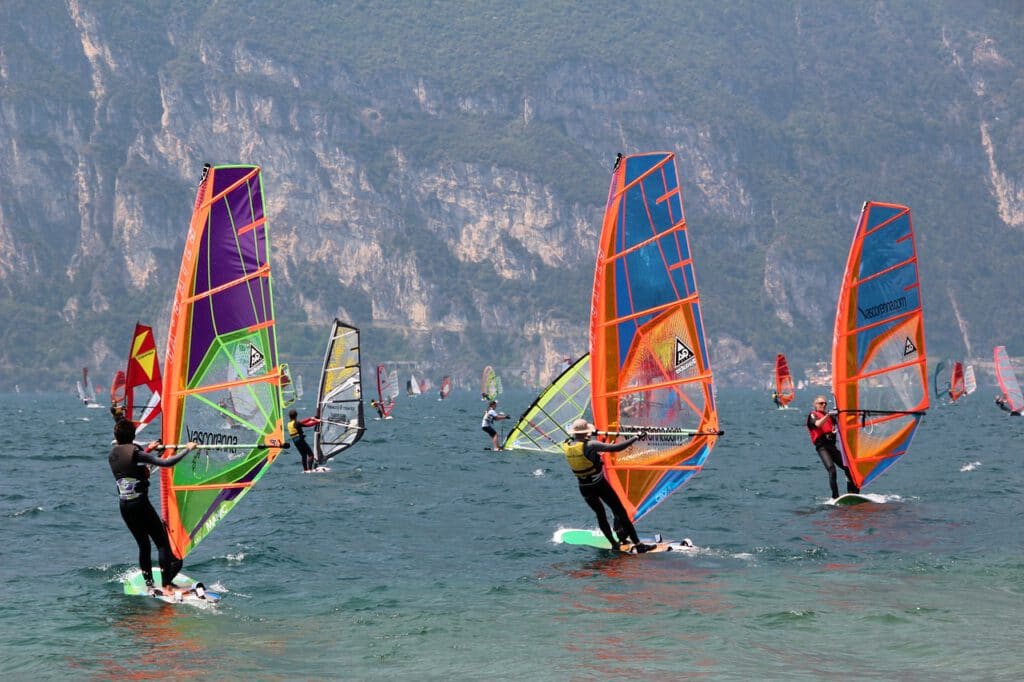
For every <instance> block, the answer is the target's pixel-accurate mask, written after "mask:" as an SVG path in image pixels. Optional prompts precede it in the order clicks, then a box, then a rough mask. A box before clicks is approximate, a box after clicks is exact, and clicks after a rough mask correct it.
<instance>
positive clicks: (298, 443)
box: [288, 410, 320, 474]
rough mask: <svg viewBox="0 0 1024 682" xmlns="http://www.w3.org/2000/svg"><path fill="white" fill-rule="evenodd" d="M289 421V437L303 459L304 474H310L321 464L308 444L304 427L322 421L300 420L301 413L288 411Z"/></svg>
mask: <svg viewBox="0 0 1024 682" xmlns="http://www.w3.org/2000/svg"><path fill="white" fill-rule="evenodd" d="M288 420H289V421H288V435H289V436H290V437H291V439H292V442H293V443H295V448H296V449H297V450H298V451H299V455H300V456H301V457H302V472H303V473H305V474H308V473H309V472H310V471H312V470H313V469H315V468H316V467H317V466H319V465H320V462H317V461H316V456H315V455H314V454H313V448H311V447H309V443H307V442H306V432H305V431H303V430H302V427H303V426H316V425H317V424H319V423H320V420H319V419H317V418H316V417H307V418H305V419H299V413H298V412H296V411H295V410H288Z"/></svg>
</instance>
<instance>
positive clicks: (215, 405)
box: [161, 165, 287, 558]
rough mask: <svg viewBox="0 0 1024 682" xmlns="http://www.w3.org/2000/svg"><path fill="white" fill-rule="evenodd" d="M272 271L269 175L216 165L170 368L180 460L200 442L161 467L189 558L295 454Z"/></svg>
mask: <svg viewBox="0 0 1024 682" xmlns="http://www.w3.org/2000/svg"><path fill="white" fill-rule="evenodd" d="M270 274H271V270H270V240H269V236H268V229H267V219H266V215H265V212H264V199H263V181H262V177H261V174H260V168H259V167H258V166H250V165H224V166H212V167H210V166H207V167H206V168H204V173H203V179H202V181H201V182H200V185H199V189H198V191H197V193H196V200H195V206H194V210H193V214H192V220H191V223H190V225H189V231H188V235H187V237H186V239H185V250H184V253H183V255H182V260H181V269H180V271H179V274H178V283H177V288H176V291H175V297H174V304H173V306H172V308H171V321H170V327H169V329H168V334H167V354H166V359H165V362H164V385H163V400H162V403H163V414H164V416H163V430H162V435H163V442H164V443H165V444H166V446H167V448H168V450H169V451H170V453H173V450H174V446H175V445H180V444H183V443H186V442H189V441H194V442H196V443H198V444H199V445H200V447H199V449H197V450H196V451H194V452H192V453H191V454H189V455H188V456H187V457H186V458H185V459H184V460H183V461H181V462H180V463H178V464H177V465H176V466H175V467H173V468H167V469H162V470H161V476H162V478H161V502H162V506H163V512H164V521H165V523H166V525H167V530H168V534H169V536H170V539H171V545H172V547H173V548H174V551H175V553H176V554H177V555H178V556H179V557H182V558H184V557H185V555H186V554H188V552H190V551H191V550H192V549H193V548H194V547H195V546H196V545H197V544H198V543H199V542H200V541H201V540H202V539H203V538H204V537H206V535H208V534H209V533H210V532H211V531H212V530H213V529H214V528H215V527H216V526H217V524H218V523H219V522H220V521H221V520H222V519H223V518H224V516H225V515H226V514H227V513H228V512H230V511H231V509H232V508H234V506H235V505H236V504H237V503H238V502H239V501H240V500H241V499H242V498H243V497H244V496H245V495H246V494H247V493H248V492H249V491H250V490H251V489H252V486H253V485H254V484H255V483H256V482H257V481H258V480H259V479H260V477H261V476H263V474H264V473H266V471H267V468H268V467H269V466H270V464H271V463H272V462H273V461H274V459H275V458H276V457H277V455H278V453H279V452H280V449H281V448H282V447H287V446H286V445H285V441H284V429H283V423H282V418H281V371H280V367H279V365H278V355H277V337H276V332H275V326H274V306H273V296H272V293H271V277H270Z"/></svg>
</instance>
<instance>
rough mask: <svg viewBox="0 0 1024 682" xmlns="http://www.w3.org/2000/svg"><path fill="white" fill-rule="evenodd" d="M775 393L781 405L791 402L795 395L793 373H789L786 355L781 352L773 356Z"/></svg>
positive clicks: (784, 405)
mask: <svg viewBox="0 0 1024 682" xmlns="http://www.w3.org/2000/svg"><path fill="white" fill-rule="evenodd" d="M775 395H776V396H777V397H778V400H779V405H781V406H782V407H786V406H787V405H789V404H790V403H791V402H793V398H794V397H795V396H796V389H795V388H794V387H793V375H792V374H790V373H789V363H788V362H786V356H785V355H783V354H782V353H779V354H778V355H776V356H775Z"/></svg>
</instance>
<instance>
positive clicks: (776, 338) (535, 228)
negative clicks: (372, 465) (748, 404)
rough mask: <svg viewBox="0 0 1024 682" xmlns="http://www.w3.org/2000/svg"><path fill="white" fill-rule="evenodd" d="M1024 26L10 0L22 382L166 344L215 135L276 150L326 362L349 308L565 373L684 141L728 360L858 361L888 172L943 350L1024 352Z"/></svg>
mask: <svg viewBox="0 0 1024 682" xmlns="http://www.w3.org/2000/svg"><path fill="white" fill-rule="evenodd" d="M493 4H494V5H499V3H493ZM1021 35H1024V11H1022V9H1021V6H1020V5H1019V4H1018V3H1014V2H990V3H978V2H954V1H928V0H908V1H905V2H896V3H878V2H874V1H872V2H867V1H864V2H856V1H854V2H805V1H798V0H793V1H791V2H774V3H764V2H757V1H745V2H727V3H720V4H714V5H712V4H711V3H658V2H648V1H643V2H633V3H564V4H563V3H541V2H533V1H530V2H524V3H507V4H506V5H501V6H491V3H480V4H467V3H463V2H447V1H437V2H431V3H408V4H407V3H386V2H381V1H377V0H364V1H362V2H358V3H351V4H349V5H345V6H334V5H333V4H332V3H321V2H315V1H313V0H303V1H301V2H299V1H294V2H290V1H285V2H269V1H263V0H253V1H250V2H236V3H222V2H214V3H206V4H187V3H176V2H170V1H166V0H165V1H161V2H151V3H145V4H144V5H142V4H140V5H138V6H136V5H135V4H134V3H112V2H104V1H100V0H68V2H67V3H61V4H57V3H35V2H28V1H23V0H12V1H10V2H6V3H4V4H3V5H2V6H0V158H2V159H3V163H0V291H3V292H4V296H3V298H2V300H0V307H2V314H3V322H2V323H0V386H10V385H11V384H13V383H14V382H19V383H21V385H22V386H25V385H26V384H28V383H30V382H33V383H34V385H36V386H38V387H40V388H57V387H64V386H70V385H71V384H72V383H73V378H74V376H75V373H76V371H77V368H78V367H79V366H82V365H88V366H90V367H92V368H95V369H96V370H98V371H101V372H113V371H114V370H115V369H117V368H118V367H119V366H122V365H123V364H124V358H125V357H126V354H127V345H128V341H129V338H128V337H129V335H130V330H131V328H132V325H133V323H134V321H135V320H136V319H142V320H143V321H146V322H148V323H151V324H153V326H154V327H155V328H156V329H157V330H158V332H157V333H158V337H159V338H160V341H161V342H162V341H163V334H164V330H163V327H164V325H165V324H166V319H167V314H168V309H169V306H170V297H171V292H172V287H173V282H174V281H175V277H176V274H177V268H178V263H179V258H180V253H181V249H182V245H183V240H184V235H185V232H186V227H187V223H188V219H189V215H190V211H191V206H192V200H193V197H194V188H195V185H196V183H197V182H198V179H199V175H200V172H201V168H202V165H203V163H204V162H207V161H209V162H213V163H230V162H245V163H257V164H259V165H260V166H262V168H263V170H264V181H265V187H266V192H267V201H268V207H269V221H270V229H271V234H272V240H273V247H274V256H273V257H274V264H275V268H276V273H277V274H276V280H275V294H276V299H277V303H276V310H277V315H278V320H279V337H280V340H281V349H282V353H283V355H284V356H285V357H286V359H288V360H290V361H292V364H293V365H296V364H297V365H298V366H300V367H301V366H302V364H303V363H304V362H305V363H309V364H310V365H315V364H317V363H318V361H319V357H320V354H321V352H322V344H323V343H324V338H323V337H324V335H325V334H326V331H327V328H328V325H329V322H330V320H331V319H332V318H333V317H335V316H338V317H340V318H342V319H345V320H349V321H352V322H353V323H355V324H357V325H359V326H360V327H362V328H363V330H364V337H363V346H364V348H365V349H366V355H367V357H368V359H369V361H370V362H376V361H378V360H386V359H396V360H415V361H418V362H420V363H422V364H421V365H420V366H421V368H423V369H427V370H428V373H435V374H438V375H439V374H441V373H450V374H453V375H454V376H456V377H457V378H458V379H460V380H461V381H462V382H463V383H464V384H465V385H470V384H473V383H474V382H475V378H476V376H477V375H478V373H479V369H480V368H481V367H482V366H483V365H485V364H491V365H494V366H495V367H496V368H499V370H500V371H502V373H503V374H504V377H505V379H506V383H509V384H516V383H526V384H535V383H538V382H544V381H547V380H549V379H550V378H551V377H552V376H554V374H555V373H556V371H557V366H558V364H559V363H560V361H561V359H562V358H563V357H565V356H577V355H579V354H581V353H582V352H584V351H585V349H586V345H587V320H588V317H589V305H590V281H591V278H592V275H593V264H594V257H595V254H596V239H597V230H598V226H599V225H600V219H601V214H602V211H603V206H604V201H605V198H606V194H607V183H608V180H609V177H610V170H611V164H612V162H613V161H614V158H615V154H616V152H620V151H621V152H625V153H632V152H639V151H650V150H662V149H666V150H670V151H674V152H675V153H676V154H677V156H678V166H679V171H680V177H681V181H682V183H683V193H684V201H685V203H686V210H687V221H688V224H689V227H690V238H691V240H692V246H693V251H694V254H695V258H696V261H697V265H696V269H697V276H698V279H699V282H700V287H701V292H702V296H703V299H704V302H705V304H704V321H705V325H706V327H707V329H708V330H709V334H710V341H711V352H712V357H713V363H714V367H715V370H716V374H717V375H719V376H720V377H721V378H722V379H723V381H726V382H729V381H731V382H737V383H754V382H760V381H761V380H762V378H763V377H762V376H761V374H760V372H761V367H762V365H764V363H767V362H768V361H769V360H770V359H771V358H773V357H774V355H775V353H777V352H779V351H782V352H785V353H786V354H787V356H788V357H789V358H790V362H791V364H792V366H793V367H794V369H795V370H796V373H797V374H798V376H799V370H800V368H801V367H802V366H805V367H809V366H811V363H813V362H814V361H816V360H819V359H823V358H827V357H828V356H829V348H830V343H831V328H832V320H833V315H834V306H835V301H836V296H837V292H838V287H839V279H840V277H841V275H842V270H843V264H844V262H845V258H846V251H847V248H848V245H849V241H850V238H851V236H852V234H853V229H854V225H855V222H856V218H857V215H858V213H859V210H860V206H861V204H862V202H863V201H864V200H867V199H875V200H879V201H891V202H896V203H904V204H907V205H909V206H910V207H911V208H912V209H913V211H914V223H915V227H916V229H917V233H918V250H919V254H920V268H921V276H922V282H923V291H924V303H925V313H926V324H927V329H928V343H929V351H930V352H931V353H933V354H936V355H947V356H952V357H962V356H971V355H977V356H987V355H988V353H989V350H988V349H990V348H991V347H992V346H993V345H995V344H997V343H1004V344H1006V345H1007V346H1008V347H1009V348H1010V349H1011V350H1013V349H1015V348H1022V349H1024V332H1022V331H1021V328H1020V325H1019V324H1018V320H1019V318H1020V304H1019V303H1018V302H1017V299H1018V297H1017V296H1015V295H1014V294H1015V291H1014V289H1013V288H1012V286H1013V285H1014V284H1015V283H1016V282H1017V281H1018V280H1017V274H1018V272H1019V267H1020V266H1019V255H1020V254H1021V252H1022V250H1021V249H1022V246H1024V69H1022V64H1024V42H1022V41H1021V40H1020V39H1019V38H1020V36H1021ZM309 373H312V370H310V371H309Z"/></svg>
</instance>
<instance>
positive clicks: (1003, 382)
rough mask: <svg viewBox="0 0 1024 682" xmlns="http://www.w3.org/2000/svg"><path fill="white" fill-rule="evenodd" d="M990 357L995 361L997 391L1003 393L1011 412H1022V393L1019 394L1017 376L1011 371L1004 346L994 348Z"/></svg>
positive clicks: (1023, 406)
mask: <svg viewBox="0 0 1024 682" xmlns="http://www.w3.org/2000/svg"><path fill="white" fill-rule="evenodd" d="M992 355H993V359H994V360H995V367H996V380H997V381H998V382H999V390H1001V391H1002V392H1003V398H1004V399H1005V400H1006V402H1007V404H1008V405H1009V407H1010V410H1011V411H1013V412H1020V411H1021V410H1024V393H1021V390H1020V382H1018V381H1017V375H1016V374H1015V373H1014V371H1013V364H1011V362H1010V355H1009V353H1007V352H1006V346H996V347H995V348H994V349H993V350H992Z"/></svg>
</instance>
